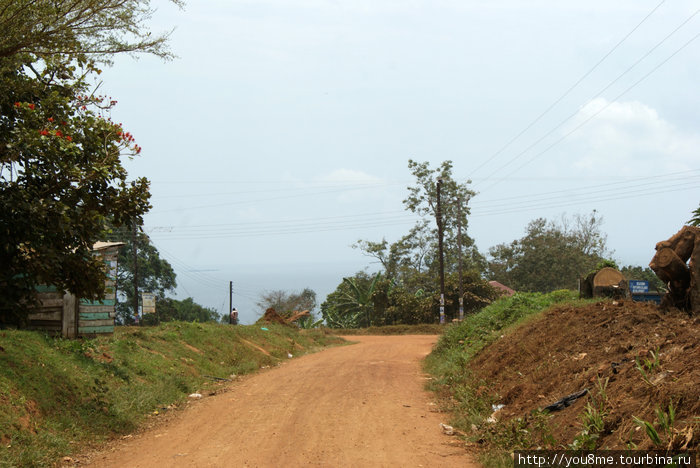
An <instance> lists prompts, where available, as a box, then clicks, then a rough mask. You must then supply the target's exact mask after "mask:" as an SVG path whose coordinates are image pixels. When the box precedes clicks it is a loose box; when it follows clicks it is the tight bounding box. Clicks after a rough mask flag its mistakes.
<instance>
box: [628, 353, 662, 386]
mask: <svg viewBox="0 0 700 468" xmlns="http://www.w3.org/2000/svg"><path fill="white" fill-rule="evenodd" d="M649 355H650V356H651V359H646V358H645V359H643V360H641V361H640V360H639V358H635V360H634V368H635V369H637V370H638V371H639V373H640V374H642V380H644V382H646V383H647V385H652V386H653V385H654V384H653V383H651V376H652V374H654V373H655V372H656V371H657V370H658V369H659V367H660V365H661V363H660V360H659V348H658V347H657V348H656V349H655V350H654V351H651V350H650V351H649Z"/></svg>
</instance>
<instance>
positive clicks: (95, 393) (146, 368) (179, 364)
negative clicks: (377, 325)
mask: <svg viewBox="0 0 700 468" xmlns="http://www.w3.org/2000/svg"><path fill="white" fill-rule="evenodd" d="M263 328H266V329H267V330H265V329H263ZM340 342H342V341H341V340H340V339H339V338H336V337H334V336H331V335H328V334H325V333H323V332H322V331H319V330H298V329H295V328H293V327H285V326H280V325H275V324H269V325H265V327H260V326H236V327H231V326H224V325H218V324H215V323H186V322H170V323H167V324H162V325H160V326H158V327H142V328H139V327H117V329H116V331H115V333H114V335H113V336H100V337H97V338H94V339H83V340H63V339H60V338H52V337H48V336H46V335H43V334H41V333H37V332H30V331H17V330H2V331H0V466H50V465H52V464H54V463H55V462H56V460H58V459H59V458H60V457H62V456H66V455H70V454H73V453H77V452H79V451H81V450H84V449H85V448H86V447H87V446H90V445H95V444H98V443H99V442H101V441H104V440H106V439H109V438H113V437H115V436H118V435H123V434H127V433H129V432H132V431H134V430H135V429H136V428H138V427H139V425H141V424H142V423H144V421H145V420H146V418H148V417H152V418H153V417H158V415H161V414H163V413H164V412H167V411H169V410H172V409H174V408H177V407H180V406H182V405H183V404H186V402H187V400H188V395H189V394H191V393H194V392H199V393H202V394H204V395H207V394H209V393H211V392H212V391H214V392H215V391H217V389H218V388H219V385H220V384H221V383H222V382H227V381H228V380H233V379H235V378H236V376H240V375H243V374H248V373H251V372H254V371H256V370H258V369H260V368H261V367H265V366H274V365H276V364H278V363H280V362H282V361H285V360H288V359H289V354H291V355H293V356H298V355H302V354H306V353H309V352H313V351H314V350H317V349H319V348H322V347H324V346H329V345H332V344H338V343H340Z"/></svg>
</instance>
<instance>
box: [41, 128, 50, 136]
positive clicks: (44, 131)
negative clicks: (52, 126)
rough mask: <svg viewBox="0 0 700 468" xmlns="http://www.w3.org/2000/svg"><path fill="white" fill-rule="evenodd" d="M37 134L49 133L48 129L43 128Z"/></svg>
mask: <svg viewBox="0 0 700 468" xmlns="http://www.w3.org/2000/svg"><path fill="white" fill-rule="evenodd" d="M39 134H40V135H48V134H49V131H48V130H46V129H44V130H39Z"/></svg>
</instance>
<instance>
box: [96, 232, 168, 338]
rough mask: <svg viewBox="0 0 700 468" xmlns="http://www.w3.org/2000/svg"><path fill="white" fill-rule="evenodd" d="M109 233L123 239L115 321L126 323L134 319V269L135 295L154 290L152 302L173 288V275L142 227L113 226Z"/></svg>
mask: <svg viewBox="0 0 700 468" xmlns="http://www.w3.org/2000/svg"><path fill="white" fill-rule="evenodd" d="M109 237H110V238H111V239H112V240H118V241H122V242H124V243H125V245H124V246H123V247H122V248H121V250H120V251H119V259H118V273H117V298H118V302H117V306H116V314H117V321H118V322H119V323H121V324H122V325H130V324H132V323H134V306H133V304H134V291H135V289H134V273H135V272H138V275H137V276H138V290H139V295H140V294H142V293H144V292H149V293H153V294H155V296H156V304H160V303H162V301H163V300H164V299H165V294H166V293H168V292H172V291H173V289H175V287H176V286H177V281H176V275H175V271H174V270H173V267H172V266H171V265H170V263H169V262H168V261H167V260H165V259H163V258H161V257H160V253H159V252H158V249H157V248H156V247H155V245H153V244H152V243H151V240H150V239H149V237H148V236H147V235H146V234H144V233H143V232H142V231H137V232H136V234H135V235H134V234H133V233H132V232H128V230H126V229H117V230H115V231H113V232H112V233H111V234H110V236H109ZM134 250H135V251H136V257H134ZM161 320H163V319H161ZM172 320H180V319H172Z"/></svg>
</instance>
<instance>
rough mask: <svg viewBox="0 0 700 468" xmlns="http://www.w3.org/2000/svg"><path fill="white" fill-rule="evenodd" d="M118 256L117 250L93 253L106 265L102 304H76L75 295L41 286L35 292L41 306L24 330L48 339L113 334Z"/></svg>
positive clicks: (80, 301) (81, 300) (86, 300)
mask: <svg viewBox="0 0 700 468" xmlns="http://www.w3.org/2000/svg"><path fill="white" fill-rule="evenodd" d="M118 253H119V248H118V247H114V248H110V249H106V250H103V251H100V252H98V253H96V255H100V256H101V257H102V259H103V261H104V262H105V272H106V275H107V278H106V279H105V297H104V299H103V300H101V301H91V300H88V299H80V300H79V301H78V300H76V297H75V296H74V295H72V294H69V293H63V292H62V291H57V290H56V288H55V287H53V286H40V287H38V288H37V298H38V299H39V303H40V306H39V307H37V308H36V310H35V312H33V313H30V314H29V325H28V327H27V328H29V329H30V330H41V331H44V332H46V333H48V334H51V335H59V334H60V335H62V336H63V337H64V338H75V337H76V336H85V335H96V334H103V333H114V317H115V310H114V306H115V303H116V290H115V287H116V278H117V255H118ZM76 307H77V310H76ZM76 320H77V323H76Z"/></svg>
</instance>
